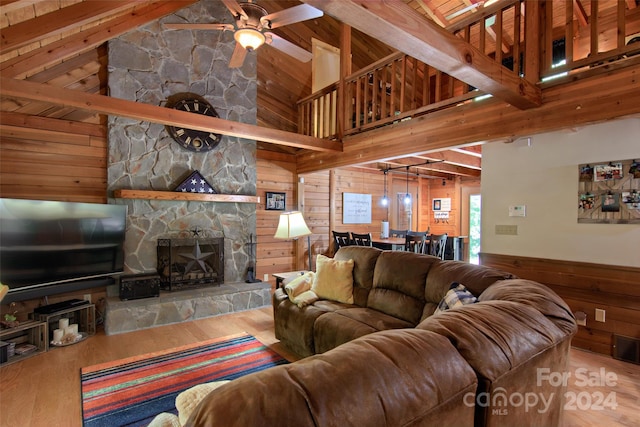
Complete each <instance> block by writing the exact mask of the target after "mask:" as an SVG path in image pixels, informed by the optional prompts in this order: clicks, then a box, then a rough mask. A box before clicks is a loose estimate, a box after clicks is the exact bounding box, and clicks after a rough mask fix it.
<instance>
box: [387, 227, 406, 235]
mask: <svg viewBox="0 0 640 427" xmlns="http://www.w3.org/2000/svg"><path fill="white" fill-rule="evenodd" d="M406 235H407V230H394V229H391V230H389V236H390V237H404V236H406Z"/></svg>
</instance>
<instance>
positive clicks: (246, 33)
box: [233, 28, 265, 50]
mask: <svg viewBox="0 0 640 427" xmlns="http://www.w3.org/2000/svg"><path fill="white" fill-rule="evenodd" d="M233 37H234V38H235V39H236V41H237V42H238V43H240V45H241V46H242V47H243V48H245V49H249V50H256V49H257V48H259V47H260V46H262V44H263V43H264V42H265V37H264V34H262V33H261V32H260V31H258V30H254V29H253V28H241V29H239V30H237V31H236V32H235V33H234V34H233Z"/></svg>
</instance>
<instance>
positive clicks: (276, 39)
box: [264, 33, 313, 62]
mask: <svg viewBox="0 0 640 427" xmlns="http://www.w3.org/2000/svg"><path fill="white" fill-rule="evenodd" d="M264 35H265V36H266V38H267V44H270V45H271V46H273V47H275V48H276V49H278V50H281V51H282V52H284V53H286V54H287V55H289V56H291V57H293V58H295V59H297V60H298V61H300V62H309V61H311V59H312V58H313V55H312V54H311V52H309V51H307V50H304V49H303V48H301V47H299V46H297V45H295V44H293V43H291V42H290V41H287V40H285V39H283V38H282V37H280V36H278V35H277V34H274V33H264Z"/></svg>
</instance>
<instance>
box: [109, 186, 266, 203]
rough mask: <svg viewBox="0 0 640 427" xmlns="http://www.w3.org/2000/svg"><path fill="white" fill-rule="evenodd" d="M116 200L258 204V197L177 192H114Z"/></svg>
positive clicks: (124, 190) (123, 190)
mask: <svg viewBox="0 0 640 427" xmlns="http://www.w3.org/2000/svg"><path fill="white" fill-rule="evenodd" d="M113 196H114V197H115V198H116V199H146V200H173V201H189V202H226V203H260V197H259V196H243V195H240V194H202V193H183V192H177V191H154V190H126V189H122V190H115V191H114V192H113Z"/></svg>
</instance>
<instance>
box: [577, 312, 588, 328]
mask: <svg viewBox="0 0 640 427" xmlns="http://www.w3.org/2000/svg"><path fill="white" fill-rule="evenodd" d="M574 315H575V317H576V323H577V324H578V325H579V326H587V313H585V312H584V311H576V312H575V313H574Z"/></svg>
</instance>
